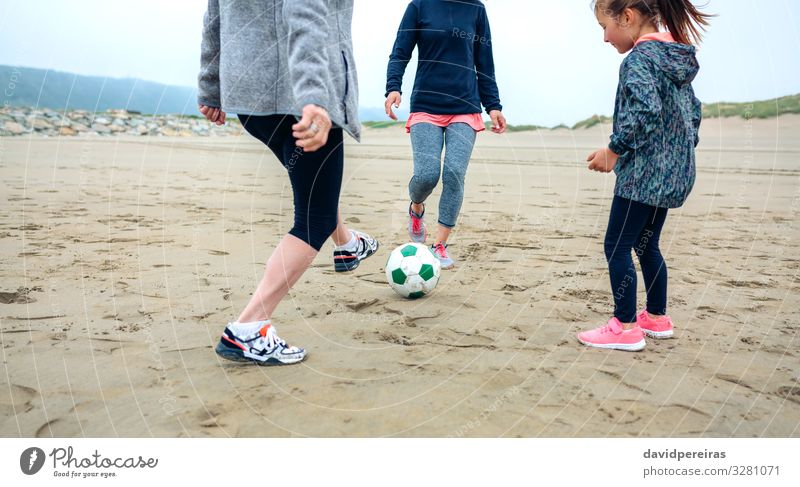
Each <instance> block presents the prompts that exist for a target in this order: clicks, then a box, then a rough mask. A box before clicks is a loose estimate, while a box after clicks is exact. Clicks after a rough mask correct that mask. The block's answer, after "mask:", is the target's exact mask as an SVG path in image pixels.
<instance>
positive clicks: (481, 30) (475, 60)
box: [386, 0, 503, 115]
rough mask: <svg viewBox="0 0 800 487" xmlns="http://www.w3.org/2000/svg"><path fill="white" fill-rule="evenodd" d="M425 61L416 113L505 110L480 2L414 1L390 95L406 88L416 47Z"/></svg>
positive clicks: (398, 45) (389, 76)
mask: <svg viewBox="0 0 800 487" xmlns="http://www.w3.org/2000/svg"><path fill="white" fill-rule="evenodd" d="M415 46H416V47H417V48H418V49H419V53H418V55H419V64H418V66H417V75H416V79H415V80H414V91H413V92H412V93H411V111H412V112H425V113H430V114H434V115H459V114H467V113H480V112H481V104H483V106H484V108H486V111H487V112H489V111H491V110H502V109H503V107H502V105H501V104H500V93H499V91H498V89H497V82H496V81H495V78H494V58H493V56H492V34H491V31H490V30H489V19H488V18H487V17H486V9H485V8H484V6H483V4H482V3H481V2H480V1H479V0H458V1H456V0H413V1H412V2H411V3H410V4H409V6H408V8H407V9H406V13H405V15H404V16H403V21H402V22H401V23H400V28H399V29H398V31H397V40H396V41H395V43H394V49H393V50H392V55H391V56H390V57H389V68H388V70H387V73H386V94H387V95H388V94H389V93H391V92H392V91H402V90H401V85H402V83H403V74H404V73H405V70H406V66H407V65H408V62H409V61H410V60H411V53H412V52H413V51H414V47H415Z"/></svg>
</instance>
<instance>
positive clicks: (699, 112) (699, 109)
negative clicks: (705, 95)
mask: <svg viewBox="0 0 800 487" xmlns="http://www.w3.org/2000/svg"><path fill="white" fill-rule="evenodd" d="M689 90H690V91H689V93H691V95H692V125H693V126H694V134H695V138H694V146H695V147H697V144H699V143H700V122H701V121H702V120H703V104H702V103H701V102H700V100H698V99H697V97H696V96H695V95H694V89H693V88H692V87H691V85H690V86H689Z"/></svg>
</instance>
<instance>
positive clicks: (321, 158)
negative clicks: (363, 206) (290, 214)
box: [239, 115, 344, 251]
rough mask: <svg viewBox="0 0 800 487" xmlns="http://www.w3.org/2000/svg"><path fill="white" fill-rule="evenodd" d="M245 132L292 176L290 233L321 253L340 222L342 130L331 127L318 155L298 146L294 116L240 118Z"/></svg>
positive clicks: (317, 151) (342, 162) (342, 168)
mask: <svg viewBox="0 0 800 487" xmlns="http://www.w3.org/2000/svg"><path fill="white" fill-rule="evenodd" d="M239 120H240V121H241V122H242V125H243V126H244V128H245V130H247V131H248V132H249V133H250V135H252V136H253V137H255V138H257V139H258V140H260V141H261V142H263V143H264V144H266V146H267V147H269V148H270V150H272V152H274V153H275V155H276V156H277V157H278V159H279V160H280V161H281V163H282V164H283V167H285V168H286V171H287V172H288V173H289V181H291V183H292V191H293V193H294V226H293V227H292V229H291V230H289V234H290V235H294V236H295V237H297V238H299V239H300V240H302V241H304V242H306V243H307V244H308V245H310V246H312V247H314V249H315V250H317V251H319V249H321V248H322V244H324V243H325V241H326V240H327V239H328V237H330V236H331V234H332V233H333V231H334V230H335V229H336V225H337V223H338V209H339V191H340V189H341V187H342V172H343V170H344V145H343V140H342V137H343V135H342V129H340V128H332V129H331V131H330V133H329V134H328V143H327V144H325V146H324V147H322V148H320V149H317V150H316V151H315V152H303V149H301V148H300V147H297V146H296V145H295V138H294V137H292V125H294V124H295V123H297V120H296V119H295V117H293V116H291V115H268V116H255V115H239Z"/></svg>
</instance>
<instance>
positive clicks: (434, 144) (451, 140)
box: [408, 123, 475, 228]
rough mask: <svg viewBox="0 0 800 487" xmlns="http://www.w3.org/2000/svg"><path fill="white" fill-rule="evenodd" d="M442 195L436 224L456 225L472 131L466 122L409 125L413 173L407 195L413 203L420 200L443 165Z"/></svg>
mask: <svg viewBox="0 0 800 487" xmlns="http://www.w3.org/2000/svg"><path fill="white" fill-rule="evenodd" d="M445 144H446V145H447V150H446V151H445V155H444V172H443V173H442V185H443V187H442V197H441V199H440V200H439V224H440V225H443V226H445V227H448V228H453V227H454V226H456V220H458V213H459V212H460V211H461V202H462V201H463V200H464V177H465V176H466V174H467V166H468V165H469V159H470V157H471V156H472V147H473V146H474V145H475V130H474V129H473V128H472V127H470V126H469V125H468V124H466V123H454V124H451V125H449V126H447V127H446V128H444V127H438V126H436V125H433V124H431V123H417V124H414V125H412V126H411V147H412V149H413V151H414V176H412V177H411V181H409V183H408V194H409V196H411V201H412V202H414V203H422V202H424V201H425V199H427V198H428V196H430V194H431V192H432V191H433V189H434V188H435V187H436V184H438V183H439V172H440V171H441V166H442V149H443V148H444V146H445Z"/></svg>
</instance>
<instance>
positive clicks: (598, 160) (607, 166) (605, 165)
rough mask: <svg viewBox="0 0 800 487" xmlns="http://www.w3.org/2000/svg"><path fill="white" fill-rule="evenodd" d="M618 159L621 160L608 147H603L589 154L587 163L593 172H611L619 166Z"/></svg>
mask: <svg viewBox="0 0 800 487" xmlns="http://www.w3.org/2000/svg"><path fill="white" fill-rule="evenodd" d="M617 159H619V155H617V154H615V153H614V151H612V150H611V149H609V148H608V147H603V148H602V149H598V150H596V151H594V152H592V153H591V154H589V157H587V158H586V161H587V162H588V163H589V169H590V170H592V171H598V172H611V171H613V170H614V166H616V165H617Z"/></svg>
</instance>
